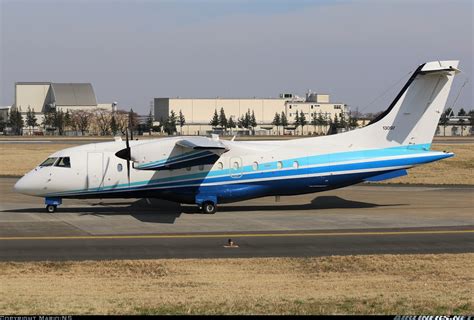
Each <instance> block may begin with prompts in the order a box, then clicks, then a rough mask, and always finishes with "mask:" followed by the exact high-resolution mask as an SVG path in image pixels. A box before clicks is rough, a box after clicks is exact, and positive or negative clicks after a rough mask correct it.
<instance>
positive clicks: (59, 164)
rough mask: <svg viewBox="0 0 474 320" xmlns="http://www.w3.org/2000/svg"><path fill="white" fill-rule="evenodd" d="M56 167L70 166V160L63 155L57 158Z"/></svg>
mask: <svg viewBox="0 0 474 320" xmlns="http://www.w3.org/2000/svg"><path fill="white" fill-rule="evenodd" d="M55 166H56V167H64V168H70V167H71V160H70V159H69V157H63V158H59V160H58V162H56V164H55Z"/></svg>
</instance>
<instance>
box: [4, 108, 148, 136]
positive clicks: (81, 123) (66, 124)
mask: <svg viewBox="0 0 474 320" xmlns="http://www.w3.org/2000/svg"><path fill="white" fill-rule="evenodd" d="M2 120H3V121H2ZM6 120H7V121H5V119H0V122H1V123H2V124H3V128H1V129H4V128H5V127H10V128H11V132H12V133H13V134H15V135H21V134H22V132H23V130H24V129H25V128H26V129H29V130H30V131H34V130H35V129H36V128H42V129H43V131H45V132H50V133H51V134H59V135H64V134H65V132H66V131H74V132H76V133H79V132H80V133H81V135H85V134H86V133H87V134H97V135H110V134H112V135H116V134H118V133H122V134H123V133H125V131H126V129H127V128H130V129H131V130H148V129H149V128H148V127H147V126H148V124H150V123H151V125H152V124H153V118H151V122H150V121H147V124H145V125H144V126H143V125H140V124H139V122H138V115H137V114H136V113H135V112H134V111H133V109H130V111H128V112H127V111H123V110H117V111H114V112H112V111H108V110H105V109H101V108H97V109H93V110H84V109H82V110H73V111H69V110H67V111H66V112H64V111H63V110H61V109H59V110H56V109H50V110H48V111H46V112H45V113H44V117H43V121H42V122H41V123H39V122H38V119H37V117H36V114H35V112H34V111H33V109H31V108H30V107H28V110H27V112H26V117H25V119H23V117H22V114H21V109H19V108H16V107H12V108H11V109H10V112H9V113H8V117H7V119H6ZM147 120H150V119H147Z"/></svg>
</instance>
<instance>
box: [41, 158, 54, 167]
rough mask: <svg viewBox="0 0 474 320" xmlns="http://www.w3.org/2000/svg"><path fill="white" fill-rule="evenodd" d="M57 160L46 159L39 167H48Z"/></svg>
mask: <svg viewBox="0 0 474 320" xmlns="http://www.w3.org/2000/svg"><path fill="white" fill-rule="evenodd" d="M57 159H58V158H48V159H46V160H44V161H43V163H42V164H40V167H50V166H52V165H53V164H54V162H56V160H57Z"/></svg>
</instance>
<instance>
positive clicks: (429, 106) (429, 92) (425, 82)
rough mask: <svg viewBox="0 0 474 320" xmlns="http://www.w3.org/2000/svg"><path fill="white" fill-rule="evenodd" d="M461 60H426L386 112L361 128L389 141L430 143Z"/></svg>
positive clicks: (399, 143)
mask: <svg viewBox="0 0 474 320" xmlns="http://www.w3.org/2000/svg"><path fill="white" fill-rule="evenodd" d="M458 63H459V61H434V62H427V63H425V64H423V65H421V66H419V67H418V69H416V71H415V72H414V73H413V75H412V76H411V77H410V79H409V80H408V82H407V83H406V84H405V86H404V87H403V89H402V90H401V91H400V93H399V94H398V95H397V97H396V98H395V100H394V101H393V102H392V104H391V105H390V106H389V108H388V109H387V110H385V112H383V113H382V114H381V115H380V116H379V117H377V118H376V119H374V120H373V121H372V122H371V123H370V124H369V125H368V126H367V127H366V128H363V129H361V131H365V130H367V131H371V132H373V133H375V132H376V135H377V137H378V138H377V140H378V139H380V137H382V138H384V139H385V141H387V142H391V143H390V144H395V145H396V144H398V145H410V144H417V145H423V144H431V142H432V140H433V136H434V134H435V132H436V127H437V125H438V122H439V119H440V117H441V114H442V113H443V110H444V107H445V105H446V100H447V98H448V95H449V91H450V89H451V85H452V82H453V78H454V75H455V74H456V73H458V72H459V70H458V69H457V67H458Z"/></svg>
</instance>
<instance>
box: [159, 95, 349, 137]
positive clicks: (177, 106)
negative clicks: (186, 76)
mask: <svg viewBox="0 0 474 320" xmlns="http://www.w3.org/2000/svg"><path fill="white" fill-rule="evenodd" d="M221 108H224V111H225V114H226V117H227V119H229V118H230V117H232V119H233V120H234V122H236V123H237V121H238V119H239V118H240V117H241V116H242V115H244V114H245V113H247V112H248V110H250V112H251V113H252V112H254V114H255V119H256V121H257V124H258V125H257V127H256V128H255V133H256V134H278V133H277V128H276V127H275V126H274V125H273V124H272V122H273V119H274V117H275V113H278V114H281V113H282V112H284V113H285V115H286V116H287V119H288V123H289V125H288V126H287V127H286V128H285V129H284V132H283V128H281V127H280V128H279V133H280V134H282V133H285V134H313V133H318V134H321V133H326V132H327V129H328V127H327V126H324V127H323V126H319V127H315V126H313V125H310V123H311V119H312V117H313V114H314V113H316V115H317V116H319V114H321V116H322V117H323V118H324V119H326V120H329V119H331V120H334V119H335V117H336V116H337V117H338V118H339V119H340V118H341V117H344V118H345V119H347V113H348V108H347V105H346V104H344V103H335V102H330V101H329V95H327V94H316V93H311V92H309V93H308V94H306V98H299V97H298V96H296V95H294V94H281V95H280V97H279V98H179V97H178V98H155V99H154V117H155V121H165V120H166V119H168V116H169V114H170V113H171V111H174V113H175V114H176V115H179V112H180V111H181V112H182V114H183V115H184V117H185V119H186V124H185V125H184V126H183V128H182V134H185V135H205V134H208V133H209V132H212V131H214V130H215V128H212V127H211V125H210V124H209V123H210V122H211V119H212V117H213V115H214V111H215V110H217V112H218V113H219V111H220V109H221ZM301 111H303V113H304V115H305V117H306V121H307V122H308V125H306V126H305V127H304V128H303V129H302V128H301V127H299V128H297V129H296V130H295V126H294V125H293V123H294V122H295V116H296V113H297V112H298V113H300V112H301ZM179 130H180V128H178V131H179ZM232 131H233V133H235V132H237V131H247V130H244V129H239V128H236V129H233V130H232Z"/></svg>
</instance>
